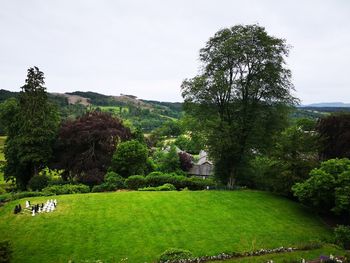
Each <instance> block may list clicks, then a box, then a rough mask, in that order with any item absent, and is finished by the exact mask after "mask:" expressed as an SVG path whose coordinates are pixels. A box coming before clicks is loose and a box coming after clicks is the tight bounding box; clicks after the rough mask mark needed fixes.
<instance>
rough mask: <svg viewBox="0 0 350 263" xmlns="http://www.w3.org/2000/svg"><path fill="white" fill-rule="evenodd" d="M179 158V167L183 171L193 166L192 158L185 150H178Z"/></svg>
mask: <svg viewBox="0 0 350 263" xmlns="http://www.w3.org/2000/svg"><path fill="white" fill-rule="evenodd" d="M178 155H179V160H180V168H181V169H182V170H183V171H186V172H187V171H189V170H190V169H191V168H192V166H193V162H192V161H193V158H192V155H190V154H188V153H186V152H179V153H178Z"/></svg>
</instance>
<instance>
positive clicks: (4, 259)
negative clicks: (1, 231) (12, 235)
mask: <svg viewBox="0 0 350 263" xmlns="http://www.w3.org/2000/svg"><path fill="white" fill-rule="evenodd" d="M11 258H12V248H11V244H10V242H9V241H7V240H6V241H1V242H0V263H9V262H10V261H11Z"/></svg>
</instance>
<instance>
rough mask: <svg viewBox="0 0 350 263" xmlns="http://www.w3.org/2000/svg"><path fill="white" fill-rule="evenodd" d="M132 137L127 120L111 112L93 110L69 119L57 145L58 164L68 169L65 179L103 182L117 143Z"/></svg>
mask: <svg viewBox="0 0 350 263" xmlns="http://www.w3.org/2000/svg"><path fill="white" fill-rule="evenodd" d="M130 137H131V132H130V130H129V129H128V128H126V127H125V126H124V125H123V122H122V121H121V120H119V119H117V118H114V117H112V116H111V115H110V114H108V113H103V112H96V111H93V112H88V113H86V114H85V115H84V116H82V117H79V118H78V119H76V120H74V121H71V120H68V121H65V122H64V123H62V125H61V127H60V130H59V136H58V140H57V143H56V147H55V153H56V156H55V157H56V162H55V167H57V168H59V169H64V170H65V173H64V177H65V178H73V177H74V178H77V180H78V181H79V182H84V183H86V184H90V185H93V184H98V183H101V182H102V181H103V176H104V175H105V173H106V171H107V168H108V167H109V165H110V162H111V158H112V155H113V152H114V150H115V145H116V144H118V143H119V142H121V141H124V140H128V139H130Z"/></svg>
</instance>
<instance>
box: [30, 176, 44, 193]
mask: <svg viewBox="0 0 350 263" xmlns="http://www.w3.org/2000/svg"><path fill="white" fill-rule="evenodd" d="M48 184H49V177H47V176H46V175H36V176H33V177H32V178H31V179H30V180H29V182H28V188H29V189H30V190H32V191H41V190H42V189H43V188H45V187H46V186H48Z"/></svg>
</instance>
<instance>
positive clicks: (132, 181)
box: [125, 175, 146, 190]
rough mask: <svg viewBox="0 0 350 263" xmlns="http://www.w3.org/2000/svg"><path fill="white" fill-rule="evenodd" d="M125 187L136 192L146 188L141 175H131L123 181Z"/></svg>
mask: <svg viewBox="0 0 350 263" xmlns="http://www.w3.org/2000/svg"><path fill="white" fill-rule="evenodd" d="M125 185H126V187H127V188H128V189H133V190H137V189H139V188H142V187H145V186H146V180H145V177H144V176H142V175H132V176H129V177H128V178H127V179H126V180H125Z"/></svg>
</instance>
